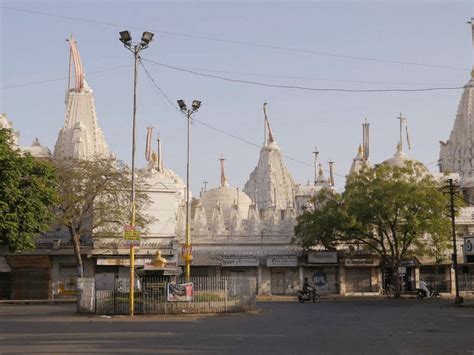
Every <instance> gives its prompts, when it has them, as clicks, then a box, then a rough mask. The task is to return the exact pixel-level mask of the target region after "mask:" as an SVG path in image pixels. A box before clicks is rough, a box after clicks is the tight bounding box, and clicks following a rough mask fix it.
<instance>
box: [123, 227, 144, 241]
mask: <svg viewBox="0 0 474 355" xmlns="http://www.w3.org/2000/svg"><path fill="white" fill-rule="evenodd" d="M140 236H141V230H140V228H138V227H134V226H125V227H124V230H123V239H125V240H138V241H139V240H140Z"/></svg>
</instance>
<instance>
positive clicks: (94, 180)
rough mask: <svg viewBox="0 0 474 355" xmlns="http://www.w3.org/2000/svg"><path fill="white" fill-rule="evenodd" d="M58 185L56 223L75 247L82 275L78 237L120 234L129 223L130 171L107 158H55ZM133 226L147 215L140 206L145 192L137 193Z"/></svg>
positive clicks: (146, 200) (146, 199)
mask: <svg viewBox="0 0 474 355" xmlns="http://www.w3.org/2000/svg"><path fill="white" fill-rule="evenodd" d="M56 168H57V172H58V184H57V189H58V192H59V195H60V200H59V203H58V206H57V208H56V224H57V225H58V226H62V227H64V228H65V229H66V230H67V232H68V234H69V237H70V238H71V242H72V245H73V248H74V256H75V258H76V265H77V274H78V277H82V276H83V275H84V267H83V262H82V257H81V240H82V241H85V240H86V238H88V237H91V236H92V235H93V234H94V235H95V236H97V237H108V236H121V235H123V228H124V225H126V224H130V216H131V213H130V187H131V186H130V171H129V170H128V169H127V168H126V167H125V166H124V164H122V163H119V162H115V161H112V160H109V159H98V160H94V161H83V160H66V161H57V162H56ZM136 202H137V203H136V205H137V208H136V226H141V227H145V225H146V224H147V223H148V222H149V221H150V219H149V218H148V217H147V216H145V215H144V214H143V213H142V212H141V210H142V208H143V207H144V206H145V205H146V203H147V202H148V197H147V195H145V194H143V193H137V195H136Z"/></svg>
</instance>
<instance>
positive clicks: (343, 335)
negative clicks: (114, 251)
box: [0, 300, 474, 355]
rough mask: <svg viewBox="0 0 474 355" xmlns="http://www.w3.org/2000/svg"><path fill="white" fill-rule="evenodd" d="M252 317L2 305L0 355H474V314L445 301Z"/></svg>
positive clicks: (294, 309) (314, 308) (278, 309)
mask: <svg viewBox="0 0 474 355" xmlns="http://www.w3.org/2000/svg"><path fill="white" fill-rule="evenodd" d="M258 308H259V310H260V311H259V312H256V313H254V314H239V315H221V316H200V317H196V316H190V315H187V316H178V317H134V318H133V319H130V318H128V317H113V318H102V317H87V316H79V315H76V314H75V313H74V312H75V308H74V305H0V354H2V355H3V354H10V353H34V354H57V353H68V354H70V353H80V354H86V353H87V354H91V353H100V354H105V353H109V354H112V353H113V354H117V353H134V354H149V353H153V354H469V355H473V354H474V308H457V307H454V306H452V305H451V301H449V302H448V301H443V300H424V301H418V300H372V301H362V300H360V301H359V300H356V301H349V300H343V301H324V300H323V301H321V302H320V303H317V304H312V303H305V304H298V303H296V302H295V303H294V302H280V303H279V302H268V303H259V304H258Z"/></svg>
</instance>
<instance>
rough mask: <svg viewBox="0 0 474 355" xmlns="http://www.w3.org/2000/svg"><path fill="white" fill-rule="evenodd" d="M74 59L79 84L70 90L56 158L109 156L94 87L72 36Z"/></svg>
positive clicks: (85, 158) (67, 91)
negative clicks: (96, 105)
mask: <svg viewBox="0 0 474 355" xmlns="http://www.w3.org/2000/svg"><path fill="white" fill-rule="evenodd" d="M69 45H70V60H72V61H73V63H74V72H75V85H74V86H73V87H71V86H70V81H71V73H69V85H68V89H67V90H66V113H65V117H64V126H63V128H62V129H61V130H60V131H59V134H58V139H57V141H56V145H55V146H54V158H55V159H81V160H91V159H94V158H109V157H110V152H109V148H108V146H107V143H106V142H105V138H104V134H103V133H102V130H101V129H100V127H99V125H98V123H97V114H96V111H95V102H94V96H93V92H92V89H91V88H90V87H89V86H88V85H87V83H86V81H85V80H84V71H83V67H82V62H81V57H80V56H79V52H78V50H77V44H76V41H75V40H74V39H73V38H72V37H71V38H70V39H69Z"/></svg>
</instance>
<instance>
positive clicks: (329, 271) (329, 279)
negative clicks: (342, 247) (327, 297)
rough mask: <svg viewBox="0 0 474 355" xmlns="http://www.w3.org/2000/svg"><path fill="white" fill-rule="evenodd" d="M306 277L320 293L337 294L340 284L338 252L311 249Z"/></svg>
mask: <svg viewBox="0 0 474 355" xmlns="http://www.w3.org/2000/svg"><path fill="white" fill-rule="evenodd" d="M304 277H307V278H308V280H309V281H310V283H312V284H313V285H314V287H315V288H316V291H317V292H318V293H320V294H336V293H338V292H339V286H338V282H337V280H338V264H337V252H329V251H310V252H308V259H307V263H306V264H305V265H304Z"/></svg>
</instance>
